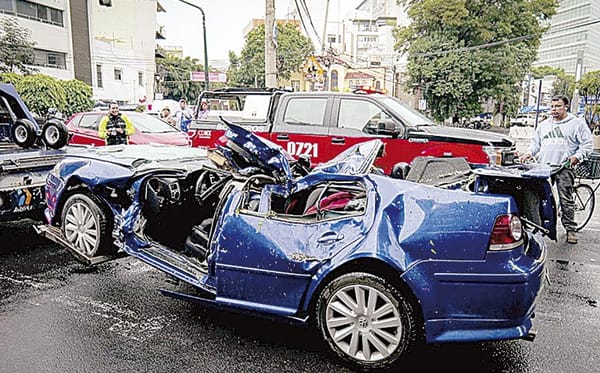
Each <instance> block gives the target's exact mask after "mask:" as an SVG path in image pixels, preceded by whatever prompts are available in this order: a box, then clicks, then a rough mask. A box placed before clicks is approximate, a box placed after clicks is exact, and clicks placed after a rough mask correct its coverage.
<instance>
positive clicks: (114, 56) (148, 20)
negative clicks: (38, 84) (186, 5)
mask: <svg viewBox="0 0 600 373" xmlns="http://www.w3.org/2000/svg"><path fill="white" fill-rule="evenodd" d="M161 9H162V8H161V7H160V5H159V4H158V2H157V0H119V1H112V6H111V7H106V6H101V5H100V2H99V1H98V0H78V1H69V0H1V1H0V17H14V18H15V19H16V20H17V21H18V22H19V24H20V25H22V26H23V27H25V28H27V29H28V30H30V31H31V40H33V41H34V42H35V43H36V44H35V47H34V52H35V62H34V65H35V66H36V68H37V69H38V71H39V72H40V73H42V74H46V75H50V76H53V77H55V78H58V79H63V80H69V79H79V80H81V81H83V82H85V83H87V84H89V85H90V86H92V88H93V98H95V99H99V100H117V101H119V102H122V103H132V102H135V103H137V102H140V101H142V100H144V99H145V98H146V97H152V94H153V90H154V70H155V62H154V53H155V46H156V42H155V38H156V34H157V32H156V29H157V27H156V12H157V11H160V10H161Z"/></svg>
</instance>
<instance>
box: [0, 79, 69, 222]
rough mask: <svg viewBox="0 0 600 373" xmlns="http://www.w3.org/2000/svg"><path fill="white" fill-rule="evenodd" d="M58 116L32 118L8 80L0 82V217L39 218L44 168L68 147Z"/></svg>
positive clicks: (44, 203) (64, 130)
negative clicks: (3, 82)
mask: <svg viewBox="0 0 600 373" xmlns="http://www.w3.org/2000/svg"><path fill="white" fill-rule="evenodd" d="M67 141H68V131H67V129H66V127H65V125H64V123H62V121H60V120H59V119H58V118H54V117H47V118H45V120H44V121H43V122H41V121H40V122H39V123H38V121H37V120H36V119H35V118H34V116H33V115H32V113H31V112H30V111H29V109H28V108H27V105H25V103H24V102H23V100H22V99H21V97H20V96H19V94H18V93H17V91H16V90H15V88H14V87H13V86H12V85H11V84H0V221H9V220H19V219H23V218H33V219H36V220H38V219H41V218H42V217H43V210H44V208H45V206H46V199H45V195H44V187H45V184H46V176H47V174H48V172H49V171H50V170H51V169H52V168H53V167H54V165H56V163H58V161H60V160H61V159H62V158H63V157H64V155H65V154H66V153H67V152H68V151H71V150H70V149H71V147H68V146H65V145H66V144H67Z"/></svg>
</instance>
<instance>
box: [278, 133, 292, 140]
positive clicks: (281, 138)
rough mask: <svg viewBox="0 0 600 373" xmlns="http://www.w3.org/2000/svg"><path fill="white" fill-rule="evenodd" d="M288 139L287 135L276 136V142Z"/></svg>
mask: <svg viewBox="0 0 600 373" xmlns="http://www.w3.org/2000/svg"><path fill="white" fill-rule="evenodd" d="M289 139H290V137H289V136H288V135H287V134H285V133H284V134H279V135H277V140H289Z"/></svg>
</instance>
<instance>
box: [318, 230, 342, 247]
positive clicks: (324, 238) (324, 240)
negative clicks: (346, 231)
mask: <svg viewBox="0 0 600 373" xmlns="http://www.w3.org/2000/svg"><path fill="white" fill-rule="evenodd" d="M343 239H344V235H343V234H337V233H336V232H334V231H329V232H325V233H323V234H322V235H321V237H319V239H318V240H317V242H318V243H320V244H323V245H331V244H334V243H335V242H337V241H340V240H343Z"/></svg>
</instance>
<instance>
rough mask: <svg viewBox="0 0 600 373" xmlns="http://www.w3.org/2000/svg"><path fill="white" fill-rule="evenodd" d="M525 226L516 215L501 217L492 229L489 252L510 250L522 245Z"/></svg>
mask: <svg viewBox="0 0 600 373" xmlns="http://www.w3.org/2000/svg"><path fill="white" fill-rule="evenodd" d="M522 238H523V226H522V225H521V219H519V217H518V216H516V215H500V216H498V217H497V218H496V222H495V223H494V227H493V228H492V238H491V239H490V247H489V250H493V251H497V250H510V249H514V248H515V247H517V246H519V245H520V244H521V243H522Z"/></svg>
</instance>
